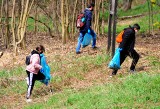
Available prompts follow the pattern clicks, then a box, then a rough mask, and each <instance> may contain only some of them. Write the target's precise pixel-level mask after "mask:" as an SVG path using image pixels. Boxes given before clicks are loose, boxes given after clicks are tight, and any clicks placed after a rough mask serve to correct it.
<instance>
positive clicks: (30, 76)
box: [26, 71, 45, 99]
mask: <svg viewBox="0 0 160 109" xmlns="http://www.w3.org/2000/svg"><path fill="white" fill-rule="evenodd" d="M26 72H27V75H28V82H29V83H28V88H27V95H26V98H27V99H28V98H30V96H31V94H32V90H33V87H34V84H35V81H36V80H43V79H44V78H45V76H44V75H43V74H42V73H41V72H38V74H33V73H31V72H29V71H26Z"/></svg>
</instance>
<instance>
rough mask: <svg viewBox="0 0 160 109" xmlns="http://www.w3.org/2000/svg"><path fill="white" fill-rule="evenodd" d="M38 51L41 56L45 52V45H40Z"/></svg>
mask: <svg viewBox="0 0 160 109" xmlns="http://www.w3.org/2000/svg"><path fill="white" fill-rule="evenodd" d="M36 50H37V51H38V52H39V53H40V54H41V53H44V52H45V48H44V46H43V45H39V46H38V47H36Z"/></svg>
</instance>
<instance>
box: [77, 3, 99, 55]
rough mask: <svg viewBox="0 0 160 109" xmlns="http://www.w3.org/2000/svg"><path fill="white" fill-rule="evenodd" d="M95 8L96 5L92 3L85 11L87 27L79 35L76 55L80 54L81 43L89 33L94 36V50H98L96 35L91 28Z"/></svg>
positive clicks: (82, 28) (81, 29)
mask: <svg viewBox="0 0 160 109" xmlns="http://www.w3.org/2000/svg"><path fill="white" fill-rule="evenodd" d="M93 8H94V3H91V4H90V5H88V7H87V8H86V9H85V10H84V13H85V22H86V23H85V25H84V26H83V27H81V28H80V33H79V38H78V43H77V47H76V54H80V53H81V52H80V48H81V43H82V41H83V38H84V35H85V34H86V33H89V34H91V35H92V39H93V41H92V48H93V49H96V48H97V47H96V33H95V32H94V31H93V30H92V28H91V21H92V12H93Z"/></svg>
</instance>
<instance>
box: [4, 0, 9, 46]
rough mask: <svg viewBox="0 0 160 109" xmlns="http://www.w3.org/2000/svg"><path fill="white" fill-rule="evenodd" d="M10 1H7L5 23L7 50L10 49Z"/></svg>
mask: <svg viewBox="0 0 160 109" xmlns="http://www.w3.org/2000/svg"><path fill="white" fill-rule="evenodd" d="M8 2H9V1H8V0H6V19H5V21H6V35H5V37H6V38H5V39H6V40H5V46H6V48H8V47H9V42H10V37H9V9H8V8H9V6H8V4H9V3H8Z"/></svg>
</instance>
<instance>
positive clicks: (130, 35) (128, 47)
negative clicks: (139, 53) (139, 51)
mask: <svg viewBox="0 0 160 109" xmlns="http://www.w3.org/2000/svg"><path fill="white" fill-rule="evenodd" d="M122 37H123V40H122V42H121V43H120V45H119V48H122V50H124V51H132V50H133V49H134V46H135V40H136V38H135V30H134V28H133V27H129V28H125V29H124V34H123V36H122Z"/></svg>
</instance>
